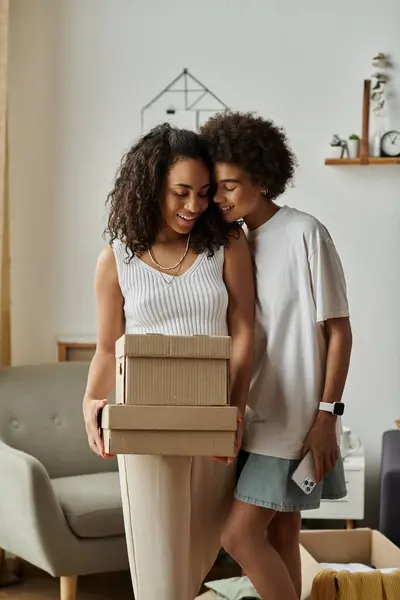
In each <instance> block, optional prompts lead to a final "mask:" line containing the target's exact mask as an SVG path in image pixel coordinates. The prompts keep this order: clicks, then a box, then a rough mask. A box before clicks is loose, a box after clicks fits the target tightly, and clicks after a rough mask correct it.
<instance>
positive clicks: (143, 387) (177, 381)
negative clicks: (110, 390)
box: [116, 335, 230, 406]
mask: <svg viewBox="0 0 400 600" xmlns="http://www.w3.org/2000/svg"><path fill="white" fill-rule="evenodd" d="M116 358H117V365H116V369H117V371H116V401H117V403H121V404H123V403H125V404H139V405H146V406H151V405H154V406H160V405H162V406H165V405H169V406H183V405H192V406H224V405H227V404H228V403H229V358H230V338H229V337H217V336H215V337H214V336H167V335H124V336H122V337H121V338H120V339H119V340H118V341H117V343H116Z"/></svg>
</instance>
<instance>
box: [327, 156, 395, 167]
mask: <svg viewBox="0 0 400 600" xmlns="http://www.w3.org/2000/svg"><path fill="white" fill-rule="evenodd" d="M325 164H326V165H330V166H336V167H351V166H357V165H359V166H360V165H361V166H363V167H365V166H368V165H400V157H399V158H375V157H373V156H368V157H367V158H327V159H326V160H325Z"/></svg>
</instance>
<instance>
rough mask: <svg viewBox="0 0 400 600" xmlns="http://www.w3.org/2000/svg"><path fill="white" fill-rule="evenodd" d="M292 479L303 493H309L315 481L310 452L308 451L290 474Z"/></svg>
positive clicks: (312, 457)
mask: <svg viewBox="0 0 400 600" xmlns="http://www.w3.org/2000/svg"><path fill="white" fill-rule="evenodd" d="M292 479H293V481H294V482H295V483H296V484H297V485H298V486H299V488H300V489H301V490H303V492H304V493H305V494H311V492H312V491H313V490H314V488H315V486H316V485H317V483H316V477H315V464H314V456H313V454H312V452H311V451H310V452H308V453H307V454H306V455H305V457H304V458H303V459H302V461H301V462H300V464H299V465H298V467H297V469H296V470H295V471H294V473H293V475H292Z"/></svg>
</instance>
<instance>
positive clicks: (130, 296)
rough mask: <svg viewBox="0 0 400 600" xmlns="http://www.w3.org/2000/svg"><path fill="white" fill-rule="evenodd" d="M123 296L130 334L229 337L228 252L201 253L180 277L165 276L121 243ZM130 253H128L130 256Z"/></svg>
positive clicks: (119, 258) (116, 246)
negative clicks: (224, 274) (210, 254)
mask: <svg viewBox="0 0 400 600" xmlns="http://www.w3.org/2000/svg"><path fill="white" fill-rule="evenodd" d="M113 250H114V254H115V259H116V263H117V270H118V280H119V285H120V288H121V292H122V295H123V297H124V300H125V302H124V313H125V322H126V333H128V334H129V333H139V334H143V333H161V334H165V335H228V327H227V318H226V316H227V308H228V292H227V289H226V287H225V283H224V280H223V267H224V248H223V247H222V248H220V249H219V250H216V251H215V253H214V256H213V257H212V258H208V256H207V253H206V252H203V253H202V254H199V256H198V257H197V259H196V261H195V262H194V264H193V265H192V266H191V267H190V269H189V270H188V271H186V272H185V273H183V274H182V275H180V276H178V277H173V276H172V275H167V274H165V273H160V272H159V271H157V269H153V267H150V266H149V265H147V264H146V263H145V262H143V261H142V260H140V259H139V258H138V257H137V256H133V258H132V259H131V260H130V262H127V258H128V257H129V258H130V257H131V256H132V252H131V251H130V250H129V249H128V250H127V249H126V246H125V244H124V243H123V242H121V241H120V240H115V241H114V242H113ZM127 253H128V254H127Z"/></svg>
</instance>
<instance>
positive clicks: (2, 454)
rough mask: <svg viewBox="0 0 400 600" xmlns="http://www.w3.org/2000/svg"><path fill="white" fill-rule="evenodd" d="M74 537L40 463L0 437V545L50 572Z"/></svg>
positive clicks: (71, 543)
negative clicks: (61, 550)
mask: <svg viewBox="0 0 400 600" xmlns="http://www.w3.org/2000/svg"><path fill="white" fill-rule="evenodd" d="M74 537H75V536H74V535H73V533H72V532H71V530H70V529H69V527H68V524H67V522H66V520H65V517H64V514H63V512H62V510H61V507H60V505H59V503H58V501H57V499H56V497H55V495H54V492H53V488H52V486H51V482H50V478H49V476H48V474H47V471H46V469H45V468H44V466H43V465H42V463H41V462H39V461H38V460H37V459H36V458H34V457H33V456H31V455H29V454H26V453H25V452H21V451H20V450H16V449H15V448H12V447H11V446H8V445H7V444H6V443H4V442H3V441H1V440H0V548H3V549H4V550H7V551H9V552H11V553H12V554H15V555H16V556H19V557H20V558H22V559H24V560H26V561H27V562H30V563H31V564H33V565H36V566H37V567H39V568H41V569H43V570H45V571H47V572H49V573H51V574H53V575H54V574H55V573H56V572H57V569H58V565H59V558H61V557H60V556H59V555H60V545H61V544H62V548H63V551H64V552H68V549H69V548H70V546H71V545H73V539H74Z"/></svg>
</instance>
